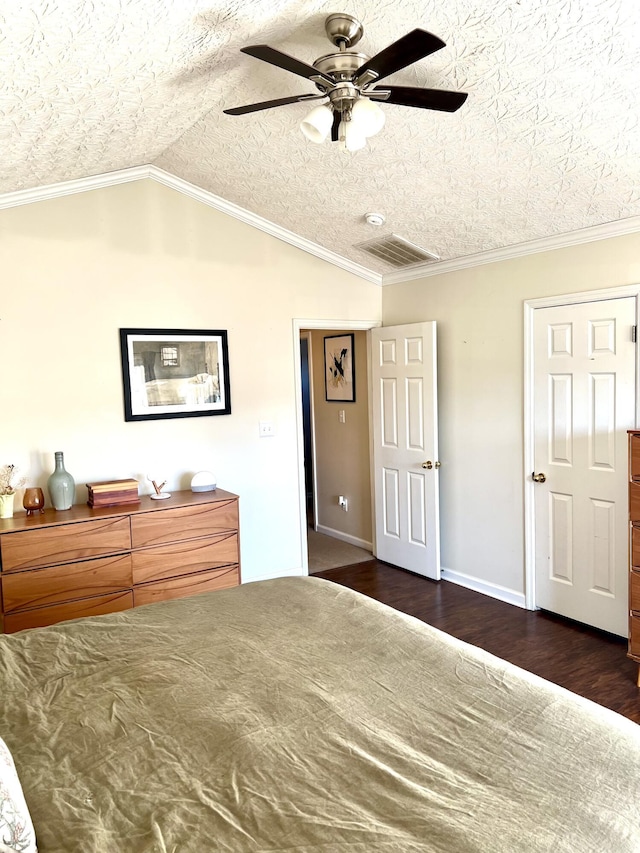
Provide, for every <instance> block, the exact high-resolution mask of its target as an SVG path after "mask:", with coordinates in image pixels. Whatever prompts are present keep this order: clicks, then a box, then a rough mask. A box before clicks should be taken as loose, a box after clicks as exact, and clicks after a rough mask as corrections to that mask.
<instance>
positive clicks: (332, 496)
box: [311, 330, 372, 548]
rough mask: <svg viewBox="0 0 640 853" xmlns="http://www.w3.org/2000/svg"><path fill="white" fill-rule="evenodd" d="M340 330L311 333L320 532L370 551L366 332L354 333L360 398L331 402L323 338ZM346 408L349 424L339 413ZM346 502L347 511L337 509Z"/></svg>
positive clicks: (357, 383)
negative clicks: (340, 502)
mask: <svg viewBox="0 0 640 853" xmlns="http://www.w3.org/2000/svg"><path fill="white" fill-rule="evenodd" d="M339 334H345V333H344V332H341V331H340V332H339V331H335V330H333V331H331V330H325V331H317V330H316V331H313V332H311V352H312V370H313V401H314V423H315V455H316V473H317V495H318V505H317V515H318V530H319V531H320V532H321V533H329V534H331V535H339V536H340V537H341V538H344V539H346V540H347V541H350V542H352V543H353V544H355V545H359V546H361V547H367V548H370V547H371V538H372V537H371V477H370V464H371V462H370V456H369V388H368V386H369V382H368V375H367V333H366V332H363V331H356V332H354V333H353V334H354V355H355V360H354V363H355V377H356V382H355V385H356V400H355V402H354V403H336V402H327V401H326V399H325V387H324V376H325V369H324V337H325V335H339ZM341 410H343V411H344V413H345V422H344V423H340V421H339V419H338V413H339V412H340V411H341ZM338 495H344V496H345V497H346V498H347V499H348V510H347V512H344V511H343V510H342V509H340V507H339V506H338Z"/></svg>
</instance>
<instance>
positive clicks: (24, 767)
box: [0, 578, 640, 853]
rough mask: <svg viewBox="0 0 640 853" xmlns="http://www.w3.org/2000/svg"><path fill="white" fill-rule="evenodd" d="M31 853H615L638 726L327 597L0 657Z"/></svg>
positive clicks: (178, 611)
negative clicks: (35, 850) (32, 839)
mask: <svg viewBox="0 0 640 853" xmlns="http://www.w3.org/2000/svg"><path fill="white" fill-rule="evenodd" d="M0 697H1V700H0V702H1V711H0V736H1V737H3V738H4V739H5V741H6V743H7V744H8V746H9V748H10V749H11V751H12V753H13V756H14V759H15V762H16V765H17V768H18V772H19V774H20V777H21V780H22V784H23V788H24V792H25V795H26V799H27V803H28V805H29V808H30V811H31V815H32V818H33V822H34V825H35V829H36V834H37V837H38V843H39V850H40V853H54V851H55V853H94V851H95V853H98V851H99V853H127V851H135V853H138V851H140V853H143V851H144V853H146V851H149V853H151V851H154V853H156V851H157V853H173V851H176V852H177V851H181V852H182V851H185V853H186V851H194V853H196V851H197V853H206V851H233V853H242V851H270V853H275V851H295V853H328V851H345V853H382V851H384V853H388V851H406V852H407V853H411V852H412V851H430V852H431V851H433V853H441V852H442V853H444V851H446V853H472V851H473V853H517V851H523V853H538V852H539V851H548V853H583V851H584V853H586V851H589V853H591V851H592V853H632V851H636V853H637V852H638V851H640V727H636V726H635V725H634V724H633V723H631V722H630V721H628V720H625V719H623V718H622V717H620V716H619V715H617V714H614V713H613V712H609V711H606V710H604V709H602V708H600V707H598V706H596V705H594V704H592V703H590V702H588V701H586V700H582V699H579V698H577V697H575V696H573V695H572V694H570V693H568V692H566V691H564V690H562V689H560V688H557V687H554V686H553V685H550V684H548V683H547V682H544V681H542V680H541V679H538V678H536V677H534V676H531V675H529V674H527V673H525V672H523V671H521V670H518V669H516V668H515V667H513V666H510V665H508V664H505V663H503V662H502V661H500V660H498V659H496V658H494V657H492V656H490V655H488V654H485V653H483V652H480V651H478V650H477V649H475V648H473V647H471V646H468V645H465V644H464V643H461V642H459V641H457V640H453V639H451V638H450V637H448V636H447V635H445V634H442V633H441V632H439V631H437V630H435V629H433V628H430V627H429V626H426V625H424V624H422V623H421V622H418V621H417V620H414V619H411V618H410V617H407V616H404V615H402V614H399V613H397V612H395V611H394V610H391V609H390V608H387V607H385V606H384V605H380V604H378V603H376V602H374V601H372V600H370V599H368V598H365V597H364V596H361V595H359V594H357V593H354V592H351V591H350V590H347V589H344V588H342V587H339V586H337V585H334V584H331V583H329V582H327V581H322V580H319V579H314V578H288V579H279V580H274V581H264V582H260V583H254V584H248V585H245V586H242V587H239V588H237V589H232V590H227V591H221V592H214V593H209V594H205V595H201V596H197V597H194V598H191V599H184V600H181V601H174V602H167V603H164V604H156V605H150V606H147V607H141V608H139V609H137V610H133V611H129V612H127V613H121V614H114V615H110V616H98V617H92V618H90V619H84V620H76V621H74V622H67V623H65V624H60V625H56V626H53V627H50V628H42V629H36V630H32V631H26V632H22V633H20V634H15V635H13V636H3V637H0Z"/></svg>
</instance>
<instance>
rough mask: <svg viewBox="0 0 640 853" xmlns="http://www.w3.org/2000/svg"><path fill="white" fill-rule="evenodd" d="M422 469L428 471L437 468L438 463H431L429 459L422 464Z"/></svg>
mask: <svg viewBox="0 0 640 853" xmlns="http://www.w3.org/2000/svg"><path fill="white" fill-rule="evenodd" d="M422 467H423V468H428V469H429V471H430V470H431V469H432V468H439V467H440V463H439V462H432V461H431V460H430V459H428V460H427V461H426V462H423V463H422Z"/></svg>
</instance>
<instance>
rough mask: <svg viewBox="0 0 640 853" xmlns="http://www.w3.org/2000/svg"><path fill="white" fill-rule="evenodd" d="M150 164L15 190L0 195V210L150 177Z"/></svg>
mask: <svg viewBox="0 0 640 853" xmlns="http://www.w3.org/2000/svg"><path fill="white" fill-rule="evenodd" d="M150 168H151V167H150V166H132V167H131V168H130V169H118V170H117V171H115V172H104V173H103V174H101V175H91V176H90V177H88V178H78V179H77V180H75V181H61V182H60V183H58V184H48V185H47V186H44V187H34V188H33V189H30V190H17V192H13V193H5V194H4V195H0V210H6V209H7V208H9V207H19V206H20V205H22V204H32V203H33V202H36V201H47V199H50V198H61V197H62V196H65V195H73V194H74V193H82V192H87V191H88V190H98V189H102V188H103V187H112V186H115V185H116V184H128V183H130V182H131V181H140V180H142V179H143V178H150V177H151V172H150Z"/></svg>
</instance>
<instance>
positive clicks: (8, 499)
mask: <svg viewBox="0 0 640 853" xmlns="http://www.w3.org/2000/svg"><path fill="white" fill-rule="evenodd" d="M15 495H16V493H15V492H11V494H10V495H0V518H13V499H14V497H15Z"/></svg>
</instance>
